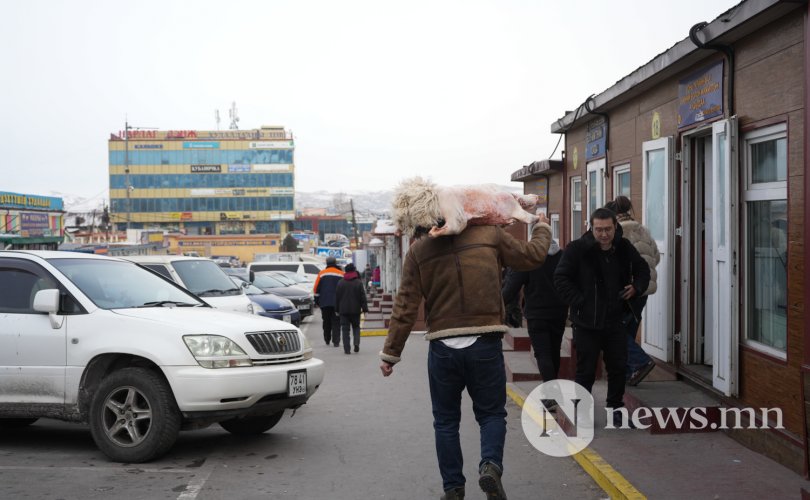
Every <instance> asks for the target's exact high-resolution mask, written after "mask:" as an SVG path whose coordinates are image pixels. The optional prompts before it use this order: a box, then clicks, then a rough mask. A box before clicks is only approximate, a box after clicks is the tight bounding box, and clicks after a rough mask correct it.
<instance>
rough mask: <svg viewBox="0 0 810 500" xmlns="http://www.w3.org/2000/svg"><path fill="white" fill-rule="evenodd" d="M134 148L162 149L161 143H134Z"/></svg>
mask: <svg viewBox="0 0 810 500" xmlns="http://www.w3.org/2000/svg"><path fill="white" fill-rule="evenodd" d="M134 147H135V149H163V144H135V146H134Z"/></svg>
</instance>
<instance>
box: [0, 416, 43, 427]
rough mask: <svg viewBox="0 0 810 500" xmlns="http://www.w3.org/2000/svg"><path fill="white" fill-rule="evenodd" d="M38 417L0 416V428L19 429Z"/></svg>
mask: <svg viewBox="0 0 810 500" xmlns="http://www.w3.org/2000/svg"><path fill="white" fill-rule="evenodd" d="M37 420H39V419H38V418H0V429H20V428H23V427H28V426H29V425H31V424H33V423H34V422H36V421H37Z"/></svg>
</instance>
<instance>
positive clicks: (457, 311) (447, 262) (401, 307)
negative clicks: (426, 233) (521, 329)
mask: <svg viewBox="0 0 810 500" xmlns="http://www.w3.org/2000/svg"><path fill="white" fill-rule="evenodd" d="M550 242H551V228H550V227H549V225H548V224H542V223H541V224H537V225H535V227H534V230H533V231H532V239H531V240H530V241H523V240H518V239H516V238H514V237H513V236H511V235H510V234H508V233H507V232H506V231H504V230H503V229H501V228H500V227H497V226H470V227H467V228H466V229H465V230H464V231H462V232H461V233H460V234H457V235H449V236H440V237H438V238H428V237H423V238H421V239H419V240H417V241H416V243H414V244H413V245H412V246H411V248H410V250H408V254H407V255H406V256H405V262H404V264H403V267H402V280H401V283H400V287H399V292H398V293H397V296H396V299H395V301H394V310H393V313H392V315H391V322H390V325H389V329H388V337H386V339H385V346H384V347H383V350H382V352H381V353H380V357H381V358H382V359H383V360H384V361H387V362H389V363H397V362H399V360H400V356H401V353H402V349H403V348H404V347H405V341H406V340H407V339H408V336H409V335H410V333H411V328H412V327H413V324H414V323H415V322H416V316H417V313H418V311H419V304H420V303H421V301H422V299H423V298H424V300H425V318H426V322H427V325H428V334H427V335H426V336H425V339H427V340H433V339H439V338H447V337H454V336H466V335H482V334H502V333H503V332H505V331H506V330H507V327H506V325H504V324H503V317H504V306H503V300H502V299H501V268H502V267H503V266H509V267H512V268H514V269H518V270H529V269H533V268H535V267H538V266H540V265H542V264H543V261H544V260H545V258H546V253H547V252H548V247H549V243H550Z"/></svg>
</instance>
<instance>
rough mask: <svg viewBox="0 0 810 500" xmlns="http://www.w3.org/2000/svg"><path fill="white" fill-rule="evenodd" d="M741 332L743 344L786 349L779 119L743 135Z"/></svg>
mask: <svg viewBox="0 0 810 500" xmlns="http://www.w3.org/2000/svg"><path fill="white" fill-rule="evenodd" d="M743 159H744V162H745V164H744V167H745V177H746V178H745V191H744V194H743V196H744V201H745V203H744V205H743V210H744V214H743V217H744V219H743V220H744V222H743V231H744V240H743V241H744V242H745V266H746V267H745V269H746V279H745V283H746V289H745V290H744V293H745V301H746V307H745V311H746V313H745V314H746V318H745V332H746V340H747V341H749V344H752V345H754V346H756V347H760V348H762V349H763V350H766V351H776V352H775V353H776V354H777V355H779V356H782V357H783V356H784V355H785V351H786V348H787V345H786V344H787V244H788V239H787V226H788V205H787V167H788V165H787V134H786V127H785V125H784V124H780V125H775V126H772V127H766V128H764V129H761V130H757V131H754V132H751V133H749V134H747V135H746V136H745V137H744V147H743Z"/></svg>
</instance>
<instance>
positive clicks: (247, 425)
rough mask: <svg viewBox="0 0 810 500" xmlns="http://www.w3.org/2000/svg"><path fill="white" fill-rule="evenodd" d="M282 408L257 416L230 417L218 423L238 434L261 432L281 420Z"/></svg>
mask: <svg viewBox="0 0 810 500" xmlns="http://www.w3.org/2000/svg"><path fill="white" fill-rule="evenodd" d="M283 415H284V410H281V411H280V412H278V413H274V414H272V415H262V416H259V417H245V418H232V419H230V420H224V421H222V422H220V423H219V425H221V426H222V428H223V429H225V430H226V431H228V432H230V433H231V434H236V435H239V436H246V435H251V434H261V433H262V432H264V431H269V430H270V429H272V428H273V427H275V425H276V424H277V423H278V422H279V420H281V417H282V416H283Z"/></svg>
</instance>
